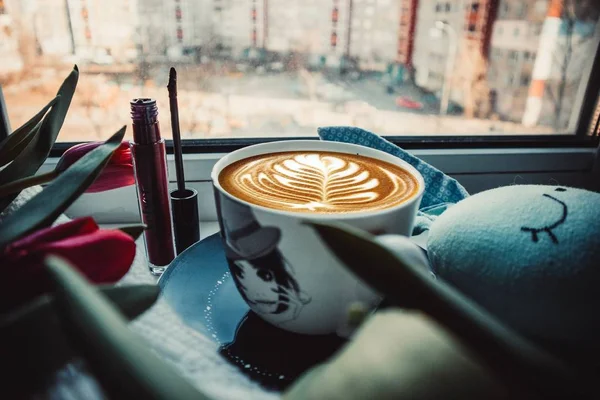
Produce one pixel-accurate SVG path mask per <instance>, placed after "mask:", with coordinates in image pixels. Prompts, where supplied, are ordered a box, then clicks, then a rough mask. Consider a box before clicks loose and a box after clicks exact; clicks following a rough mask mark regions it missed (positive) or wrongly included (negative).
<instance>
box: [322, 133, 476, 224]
mask: <svg viewBox="0 0 600 400" xmlns="http://www.w3.org/2000/svg"><path fill="white" fill-rule="evenodd" d="M317 132H318V134H319V137H320V138H321V140H329V141H333V142H343V143H352V144H358V145H361V146H366V147H371V148H373V149H377V150H381V151H385V152H386V153H389V154H391V155H394V156H396V157H398V158H400V159H401V160H404V161H406V162H407V163H409V164H410V165H412V166H413V167H415V168H416V170H417V171H419V172H420V173H421V175H423V179H424V180H425V192H424V193H423V199H422V200H421V206H420V208H419V214H418V216H417V219H416V222H415V229H414V231H413V235H418V234H420V233H422V232H424V231H425V230H428V229H429V226H430V225H431V223H432V222H433V221H434V220H435V219H436V217H437V216H439V215H440V214H441V213H442V212H444V211H445V210H446V209H447V208H448V207H449V206H450V205H452V204H454V203H457V202H459V201H460V200H462V199H464V198H466V197H468V196H469V193H468V192H467V191H466V189H465V188H464V187H463V186H462V185H461V184H460V183H458V181H457V180H456V179H453V178H451V177H449V176H448V175H446V174H444V173H443V172H442V171H440V170H439V169H437V168H435V167H433V166H431V165H429V164H427V163H426V162H425V161H423V160H421V159H420V158H418V157H415V156H413V155H412V154H410V153H408V152H407V151H406V150H403V149H402V148H400V147H398V146H396V145H395V144H393V143H392V142H390V141H388V140H385V139H384V138H382V137H381V136H378V135H376V134H375V133H372V132H369V131H366V130H364V129H360V128H355V127H350V126H328V127H322V128H319V129H318V130H317Z"/></svg>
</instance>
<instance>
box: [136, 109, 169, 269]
mask: <svg viewBox="0 0 600 400" xmlns="http://www.w3.org/2000/svg"><path fill="white" fill-rule="evenodd" d="M130 105H131V119H132V120H133V141H132V142H131V153H132V156H133V167H134V171H135V179H136V186H137V190H138V201H139V206H140V213H141V216H142V222H143V223H144V224H146V230H145V232H144V238H145V243H146V254H147V256H148V267H149V268H150V272H151V273H152V274H154V275H160V274H162V273H163V272H164V271H165V269H166V268H167V266H168V265H169V264H170V263H171V261H173V259H174V258H175V251H174V246H173V227H172V224H171V209H170V205H169V188H168V178H167V162H166V151H165V141H164V139H162V138H161V136H160V126H159V123H158V108H157V106H156V100H153V99H148V98H139V99H133V100H132V101H131V102H130Z"/></svg>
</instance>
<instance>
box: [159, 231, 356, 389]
mask: <svg viewBox="0 0 600 400" xmlns="http://www.w3.org/2000/svg"><path fill="white" fill-rule="evenodd" d="M159 286H160V288H161V291H162V296H163V298H164V299H165V300H166V301H167V303H169V304H170V305H171V307H172V308H173V309H174V311H175V312H176V313H177V314H178V315H179V316H180V317H181V319H182V320H183V321H184V322H185V323H187V324H188V325H189V326H190V327H192V328H193V329H195V330H197V331H198V332H200V333H202V334H203V335H205V336H206V337H208V338H210V339H212V340H214V342H215V343H217V344H218V345H219V350H218V351H219V353H220V354H221V355H222V356H223V357H225V358H226V359H227V360H228V361H229V362H231V363H233V364H234V365H236V366H237V367H238V368H239V369H240V370H241V371H243V372H244V373H245V374H247V375H248V376H249V377H250V378H251V379H253V380H255V381H257V382H259V383H260V384H261V385H263V386H264V387H265V388H268V389H272V390H283V389H285V388H286V387H287V386H288V385H289V384H290V383H292V382H293V380H294V379H295V378H296V377H298V376H299V375H300V374H302V373H303V372H305V371H306V370H307V369H309V368H310V367H312V366H314V365H316V364H318V363H320V362H322V361H325V360H326V359H327V358H329V357H330V356H331V355H332V354H333V353H334V352H335V351H336V350H337V349H338V348H339V347H340V346H341V345H343V344H344V342H345V340H344V339H341V338H339V337H338V336H336V335H300V334H296V333H291V332H288V331H284V330H282V329H279V328H277V327H274V326H272V325H271V324H268V323H266V322H264V321H263V320H262V319H261V318H260V317H259V316H258V315H256V314H255V313H254V312H252V311H251V310H250V309H249V307H248V305H247V304H246V303H245V302H244V300H243V299H242V296H240V294H239V292H238V291H237V289H236V287H235V284H234V282H233V279H232V278H231V274H230V272H229V267H228V265H227V260H226V259H225V253H224V251H223V247H222V243H221V238H220V235H219V234H218V233H217V234H214V235H212V236H209V237H207V238H206V239H204V240H202V241H200V242H198V243H196V244H195V245H193V246H192V247H190V248H188V249H187V250H186V251H184V252H183V253H181V254H180V255H179V256H178V257H177V258H176V259H175V260H173V262H172V264H171V266H169V268H167V270H166V271H165V273H164V274H163V275H162V277H161V278H160V281H159Z"/></svg>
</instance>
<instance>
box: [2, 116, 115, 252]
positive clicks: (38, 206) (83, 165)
mask: <svg viewBox="0 0 600 400" xmlns="http://www.w3.org/2000/svg"><path fill="white" fill-rule="evenodd" d="M125 129H126V127H125V126H124V127H123V128H121V129H120V130H119V131H118V132H117V133H115V134H114V135H113V136H112V137H111V138H110V139H108V140H107V141H106V142H105V143H103V144H102V145H100V146H98V147H97V148H95V149H94V150H92V151H90V152H89V153H87V154H86V155H84V156H83V157H82V158H81V159H79V160H78V161H77V162H76V163H74V164H73V165H71V166H70V167H69V168H68V169H67V170H66V171H64V172H63V173H62V174H60V175H59V176H58V178H56V179H55V180H53V181H52V182H51V183H50V184H48V186H46V187H45V188H44V190H42V192H41V193H39V194H38V195H36V196H35V197H33V198H32V199H31V200H29V201H28V202H27V203H25V204H24V205H23V206H22V207H21V208H19V209H18V210H17V211H15V212H14V213H12V214H10V215H9V216H7V217H6V218H5V219H4V220H3V221H2V224H0V249H3V248H4V247H6V246H7V245H8V244H9V243H11V242H12V241H14V240H16V239H19V238H20V237H22V236H25V235H27V234H29V233H31V232H33V231H35V230H37V229H40V228H44V227H47V226H49V225H51V224H52V223H53V222H54V221H55V220H56V218H58V216H59V215H60V214H61V213H63V212H64V211H65V210H66V209H67V208H68V207H69V206H70V205H71V204H72V203H73V202H74V201H75V200H77V198H78V197H79V196H80V195H81V194H82V193H83V192H85V190H86V189H87V188H88V187H89V186H90V185H91V184H92V183H93V182H94V180H95V179H96V177H97V176H98V175H99V174H100V173H101V172H102V169H103V168H104V166H105V165H106V164H107V163H108V161H109V160H110V158H111V156H112V154H113V152H114V151H115V150H116V149H117V148H118V147H119V146H120V145H121V141H122V140H123V136H124V135H125Z"/></svg>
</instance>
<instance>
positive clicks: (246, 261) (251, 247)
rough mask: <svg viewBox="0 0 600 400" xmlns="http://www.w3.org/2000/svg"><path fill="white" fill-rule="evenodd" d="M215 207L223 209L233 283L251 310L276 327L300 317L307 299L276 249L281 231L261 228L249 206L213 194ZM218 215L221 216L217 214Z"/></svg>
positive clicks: (223, 235) (221, 224) (226, 252)
mask: <svg viewBox="0 0 600 400" xmlns="http://www.w3.org/2000/svg"><path fill="white" fill-rule="evenodd" d="M216 199H217V207H221V208H222V209H225V208H227V210H226V212H225V213H223V215H227V218H226V219H221V218H220V221H219V224H220V227H221V235H222V237H223V238H224V247H225V255H226V257H227V262H228V263H229V268H230V270H231V274H232V276H233V278H234V281H235V284H236V286H237V288H238V290H239V292H240V294H241V295H242V297H243V298H244V300H246V302H247V303H248V305H249V306H250V308H251V309H252V311H254V312H256V313H257V314H259V315H263V316H268V318H269V320H270V321H272V322H273V323H275V324H276V325H280V324H284V323H285V322H288V321H292V320H294V319H296V318H297V317H298V315H300V312H301V311H302V307H303V306H304V305H305V304H307V303H309V302H310V297H309V296H307V295H306V293H304V292H302V290H301V289H300V287H299V286H298V283H297V282H296V279H295V278H294V271H293V268H292V266H291V265H290V264H289V262H288V261H287V260H286V259H285V258H284V257H283V254H281V252H280V251H279V249H278V248H277V244H278V243H279V241H280V239H281V231H280V230H279V229H278V228H276V227H272V226H261V225H260V224H259V222H258V221H257V220H256V218H255V216H254V214H253V213H252V210H251V209H250V207H248V206H246V205H244V204H240V203H237V202H235V201H232V200H230V199H228V198H227V197H225V196H221V195H217V196H216ZM219 215H222V214H221V213H219Z"/></svg>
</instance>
